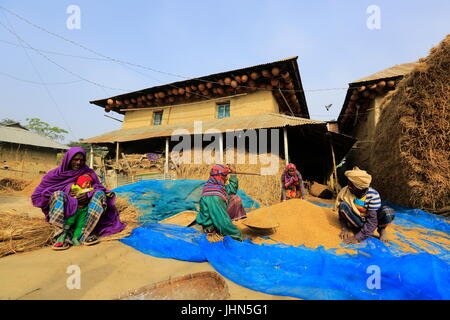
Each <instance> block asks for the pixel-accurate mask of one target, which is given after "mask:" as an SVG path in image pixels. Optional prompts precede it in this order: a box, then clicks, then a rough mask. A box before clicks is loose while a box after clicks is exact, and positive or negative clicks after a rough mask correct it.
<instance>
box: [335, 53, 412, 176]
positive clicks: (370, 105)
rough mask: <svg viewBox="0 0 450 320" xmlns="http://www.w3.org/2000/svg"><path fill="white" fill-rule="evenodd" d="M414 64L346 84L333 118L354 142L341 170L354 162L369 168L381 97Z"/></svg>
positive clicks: (362, 167)
mask: <svg viewBox="0 0 450 320" xmlns="http://www.w3.org/2000/svg"><path fill="white" fill-rule="evenodd" d="M416 66H417V63H416V62H411V63H404V64H399V65H395V66H393V67H390V68H387V69H384V70H381V71H379V72H377V73H375V74H372V75H370V76H368V77H365V78H363V79H359V80H356V81H353V82H351V83H349V85H348V86H349V88H348V90H347V95H346V97H345V101H344V104H343V106H342V109H341V112H340V114H339V117H338V120H337V121H338V126H339V132H340V133H341V134H345V135H350V136H352V137H354V138H356V139H357V142H356V143H355V144H354V145H353V147H352V149H351V150H350V151H349V153H348V154H347V155H346V157H345V158H346V162H345V167H344V168H343V170H345V169H351V168H352V167H353V166H355V165H356V166H358V167H360V168H361V169H365V170H370V152H369V151H370V149H371V148H372V143H373V141H374V135H375V128H376V126H377V124H378V121H379V118H380V113H381V106H382V102H383V99H384V98H385V97H386V95H387V93H388V92H389V91H392V90H395V88H396V87H397V84H398V83H399V82H400V81H401V80H402V79H403V77H405V76H406V75H407V74H409V73H410V72H411V71H412V70H413V69H414V68H415V67H416Z"/></svg>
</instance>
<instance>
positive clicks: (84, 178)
mask: <svg viewBox="0 0 450 320" xmlns="http://www.w3.org/2000/svg"><path fill="white" fill-rule="evenodd" d="M86 181H89V182H91V183H92V182H94V180H93V179H92V178H91V176H90V175H89V174H83V175H82V176H81V177H79V178H78V179H77V185H78V186H79V187H80V188H83V185H84V183H85V182H86Z"/></svg>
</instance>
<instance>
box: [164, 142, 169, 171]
mask: <svg viewBox="0 0 450 320" xmlns="http://www.w3.org/2000/svg"><path fill="white" fill-rule="evenodd" d="M168 174H169V137H166V159H165V163H164V179H167V175H168Z"/></svg>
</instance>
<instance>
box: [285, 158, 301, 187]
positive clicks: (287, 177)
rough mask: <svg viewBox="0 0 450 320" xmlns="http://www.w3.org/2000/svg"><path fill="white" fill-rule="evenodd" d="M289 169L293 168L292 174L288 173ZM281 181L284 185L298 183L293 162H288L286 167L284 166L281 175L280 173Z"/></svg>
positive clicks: (295, 184) (296, 184)
mask: <svg viewBox="0 0 450 320" xmlns="http://www.w3.org/2000/svg"><path fill="white" fill-rule="evenodd" d="M289 169H294V175H292V176H291V175H290V174H289ZM282 182H283V183H284V185H287V184H289V182H291V183H290V185H291V186H292V185H294V186H298V185H299V177H298V175H297V167H296V166H295V164H293V163H289V164H288V165H287V166H286V168H284V171H283V175H282Z"/></svg>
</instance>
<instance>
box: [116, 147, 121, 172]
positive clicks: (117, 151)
mask: <svg viewBox="0 0 450 320" xmlns="http://www.w3.org/2000/svg"><path fill="white" fill-rule="evenodd" d="M119 149H120V145H119V142H118V141H117V142H116V167H117V169H119Z"/></svg>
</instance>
